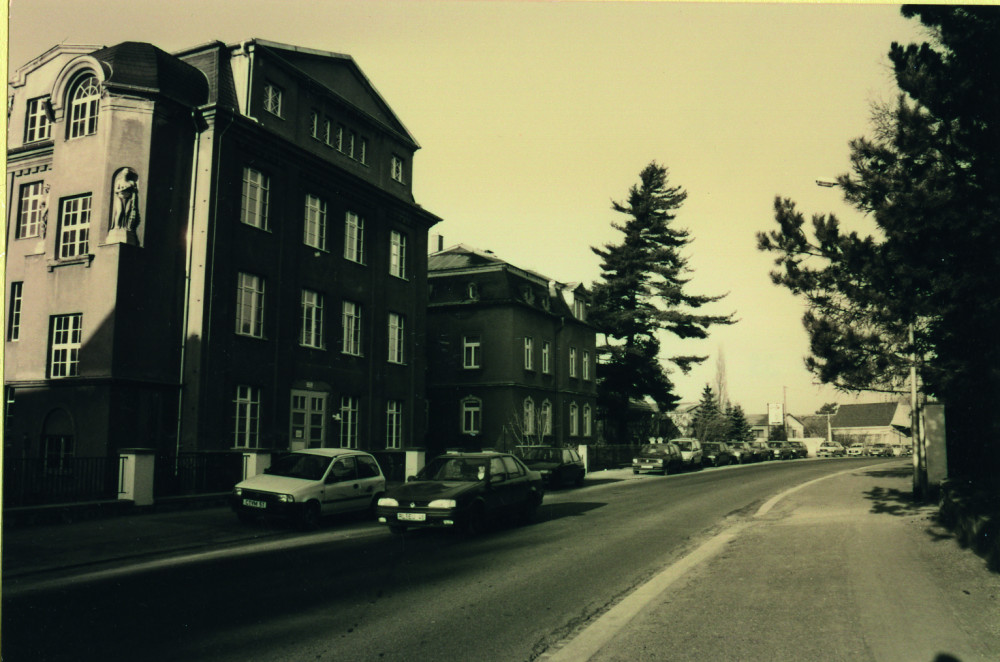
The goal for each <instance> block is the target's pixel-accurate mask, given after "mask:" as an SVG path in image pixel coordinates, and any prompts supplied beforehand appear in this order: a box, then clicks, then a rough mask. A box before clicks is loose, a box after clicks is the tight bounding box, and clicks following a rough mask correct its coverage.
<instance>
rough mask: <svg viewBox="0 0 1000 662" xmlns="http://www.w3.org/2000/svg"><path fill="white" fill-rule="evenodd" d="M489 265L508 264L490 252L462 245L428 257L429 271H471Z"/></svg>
mask: <svg viewBox="0 0 1000 662" xmlns="http://www.w3.org/2000/svg"><path fill="white" fill-rule="evenodd" d="M488 264H507V263H506V262H504V261H503V260H501V259H500V258H498V257H497V256H496V255H494V254H493V253H490V252H489V251H479V250H476V249H474V248H469V247H468V246H463V245H461V244H460V245H458V246H452V247H451V248H448V249H446V250H443V251H441V252H438V253H433V254H431V255H429V256H427V270H428V271H443V270H445V269H469V268H475V267H482V266H485V265H488Z"/></svg>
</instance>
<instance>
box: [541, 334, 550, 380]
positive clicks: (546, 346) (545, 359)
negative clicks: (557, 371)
mask: <svg viewBox="0 0 1000 662" xmlns="http://www.w3.org/2000/svg"><path fill="white" fill-rule="evenodd" d="M542 372H544V373H545V374H549V373H550V372H552V343H550V342H549V341H548V340H544V341H542Z"/></svg>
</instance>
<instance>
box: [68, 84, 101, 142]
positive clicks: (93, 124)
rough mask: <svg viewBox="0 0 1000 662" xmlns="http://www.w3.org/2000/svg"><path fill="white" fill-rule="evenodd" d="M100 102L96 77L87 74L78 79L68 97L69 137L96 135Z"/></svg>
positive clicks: (99, 90)
mask: <svg viewBox="0 0 1000 662" xmlns="http://www.w3.org/2000/svg"><path fill="white" fill-rule="evenodd" d="M100 102H101V86H100V85H99V84H98V82H97V77H96V76H94V75H93V74H88V75H85V76H83V77H81V78H80V80H78V81H77V82H76V84H75V85H74V86H73V88H72V91H71V92H70V95H69V104H68V105H69V137H70V138H79V137H81V136H89V135H92V134H94V133H97V111H98V108H99V105H100Z"/></svg>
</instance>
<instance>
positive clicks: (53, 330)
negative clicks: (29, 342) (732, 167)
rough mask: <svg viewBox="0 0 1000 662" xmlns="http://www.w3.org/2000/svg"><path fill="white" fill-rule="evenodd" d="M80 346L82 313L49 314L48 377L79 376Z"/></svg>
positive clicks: (81, 345)
mask: <svg viewBox="0 0 1000 662" xmlns="http://www.w3.org/2000/svg"><path fill="white" fill-rule="evenodd" d="M63 323H65V325H63ZM82 347H83V313H67V314H62V315H52V316H50V317H49V356H48V366H47V373H48V378H49V379H65V378H67V377H79V376H80V349H81V348H82ZM57 368H58V369H57Z"/></svg>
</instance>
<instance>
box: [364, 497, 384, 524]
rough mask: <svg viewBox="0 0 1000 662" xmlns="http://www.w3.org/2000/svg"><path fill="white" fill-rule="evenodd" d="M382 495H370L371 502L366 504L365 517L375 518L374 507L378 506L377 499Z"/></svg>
mask: <svg viewBox="0 0 1000 662" xmlns="http://www.w3.org/2000/svg"><path fill="white" fill-rule="evenodd" d="M382 496H383V495H382V494H376V495H375V496H373V497H372V502H371V503H370V504H368V509H367V510H366V511H365V519H375V518H376V517H377V515H376V510H375V509H376V508H378V500H379V499H381V498H382Z"/></svg>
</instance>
